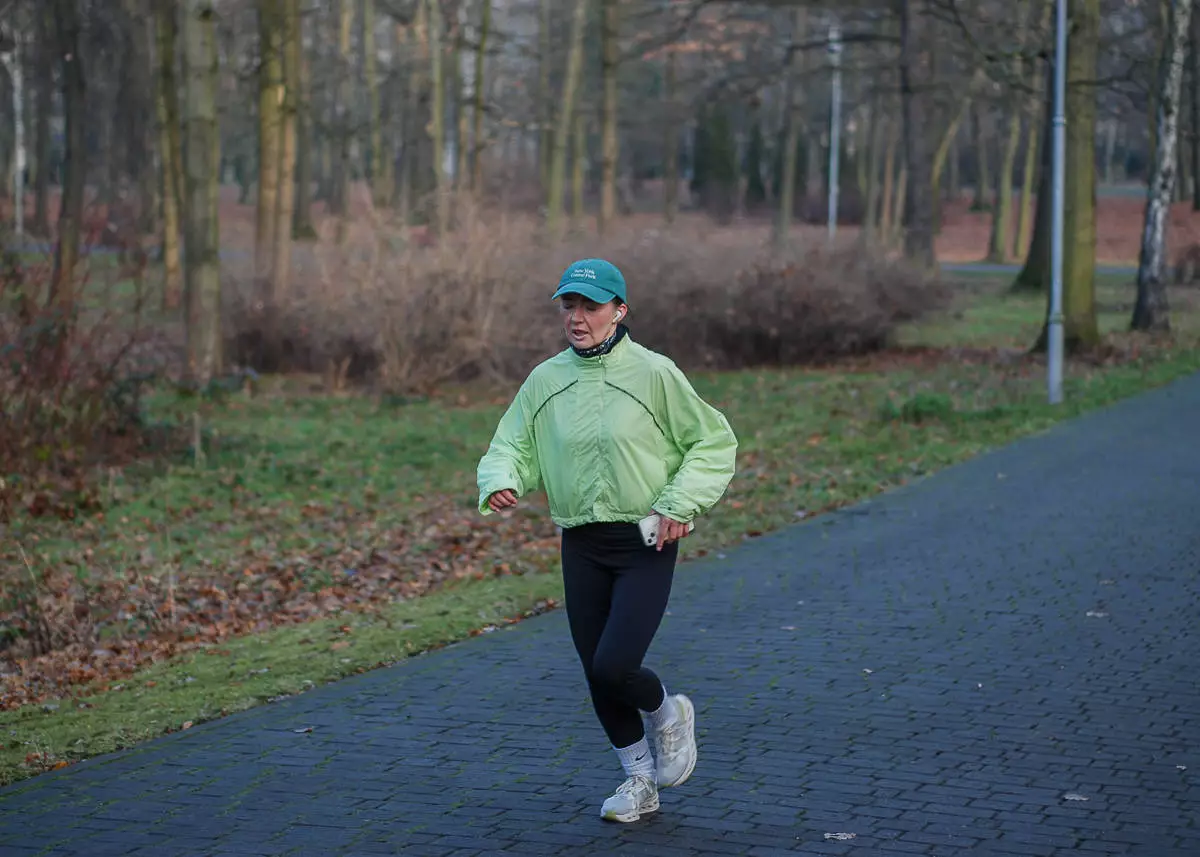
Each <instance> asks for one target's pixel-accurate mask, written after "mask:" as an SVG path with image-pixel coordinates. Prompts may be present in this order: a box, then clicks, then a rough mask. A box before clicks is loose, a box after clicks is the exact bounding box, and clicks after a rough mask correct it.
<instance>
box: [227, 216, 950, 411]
mask: <svg viewBox="0 0 1200 857" xmlns="http://www.w3.org/2000/svg"><path fill="white" fill-rule="evenodd" d="M453 210H454V228H453V230H452V231H451V232H450V233H449V234H448V235H446V236H444V237H443V238H441V239H440V240H436V241H434V240H431V239H430V238H429V234H428V233H427V232H426V231H425V230H424V229H423V228H422V229H408V230H405V229H401V228H399V227H397V226H394V225H390V224H388V223H386V222H384V221H383V220H382V218H380V219H378V220H376V222H375V223H374V225H373V228H372V229H370V230H363V229H360V230H358V231H357V232H356V233H353V234H350V235H349V236H348V237H347V238H346V240H345V241H344V242H342V243H338V242H336V241H334V240H333V238H332V237H331V236H330V235H326V236H324V237H323V238H322V240H321V241H319V242H318V244H317V245H316V246H315V247H312V248H311V249H306V252H305V254H304V256H303V264H299V265H297V267H296V270H295V276H294V277H293V278H292V281H291V290H292V291H291V294H290V296H289V300H288V303H287V305H286V307H284V308H281V310H280V329H281V330H282V331H284V333H283V335H282V339H281V341H280V343H279V352H280V354H281V355H282V357H281V360H280V364H281V365H280V367H279V368H282V369H286V370H295V371H307V372H321V373H328V374H330V375H332V377H333V378H334V380H335V382H340V381H343V380H346V379H351V378H355V377H361V376H367V375H369V376H372V377H373V378H374V379H375V380H376V381H377V382H378V383H379V384H380V385H381V386H382V387H383V388H385V389H388V390H393V391H428V390H430V389H432V388H435V387H437V386H438V385H441V384H444V383H446V382H449V381H461V380H471V379H487V380H499V381H512V380H515V379H519V378H521V377H522V376H523V375H524V374H525V373H527V372H528V371H529V369H530V368H531V367H532V366H533V365H534V364H535V363H536V362H537V361H538V360H540V359H542V358H544V357H546V356H547V355H549V354H551V353H553V352H555V351H556V350H558V349H560V348H562V347H563V346H562V338H561V335H560V331H559V328H558V324H557V321H556V318H555V314H554V308H553V305H552V304H551V302H550V300H549V297H550V295H551V293H552V292H553V289H554V286H555V284H556V283H557V281H558V277H559V275H560V274H561V272H562V270H563V268H565V267H566V265H567V264H569V263H570V262H571V261H573V260H575V259H578V258H584V257H591V256H601V257H604V258H608V259H611V260H612V261H613V262H614V263H615V264H617V265H618V266H619V267H620V268H621V269H622V271H623V272H624V273H625V276H626V279H627V281H628V282H629V289H630V305H631V310H632V314H631V320H630V325H631V328H632V329H633V331H634V335H635V336H636V338H637V339H638V340H639V341H641V342H643V343H645V344H646V345H648V346H649V347H652V348H655V349H659V350H662V351H663V352H665V353H667V354H669V355H670V356H671V357H672V358H674V359H675V360H676V361H677V362H678V363H679V364H680V365H682V366H685V367H709V368H726V369H733V368H739V367H743V366H752V365H763V364H791V363H803V362H809V361H813V360H821V359H826V358H829V357H835V356H838V355H843V354H859V353H864V352H867V351H871V350H875V349H879V348H882V347H884V346H885V345H886V344H887V342H888V338H889V336H890V334H891V332H892V331H893V329H894V328H895V326H896V324H898V323H899V322H901V321H904V320H907V319H910V318H914V317H916V316H918V315H919V314H921V313H922V312H924V311H927V310H929V309H932V308H934V307H937V306H939V305H941V303H942V302H943V300H944V292H943V291H942V289H941V288H940V287H939V286H938V284H937V283H936V282H935V281H933V280H930V279H929V278H927V277H926V276H924V275H922V274H921V273H919V272H917V271H916V270H915V269H913V268H910V267H908V266H907V265H905V264H904V263H902V262H900V261H895V260H885V259H883V258H882V257H877V256H875V255H874V254H872V253H870V252H867V251H864V249H863V248H861V247H859V246H854V247H846V248H844V249H838V250H832V251H830V250H824V249H810V250H807V251H805V252H803V253H800V254H793V255H790V256H788V257H786V258H779V257H776V256H773V255H772V254H771V253H770V252H769V249H768V247H767V246H766V245H765V244H764V243H763V238H765V232H764V231H763V230H758V231H754V232H751V231H746V230H730V229H724V230H722V229H719V228H716V227H714V226H712V225H710V224H705V223H704V221H702V220H700V219H697V220H696V221H694V222H691V223H689V224H686V225H683V224H681V225H679V226H677V227H674V228H671V229H645V228H641V229H639V228H635V227H633V226H631V225H628V224H626V225H623V226H620V225H619V226H618V227H617V228H615V229H613V230H612V231H611V232H610V233H609V234H608V235H606V236H605V237H603V238H595V237H590V236H589V237H583V236H572V237H568V238H566V239H565V240H562V241H556V242H551V241H548V240H547V239H546V237H545V233H544V230H543V229H542V228H541V227H540V226H539V224H538V223H537V222H536V221H535V220H533V219H532V218H529V217H527V216H521V215H512V214H505V213H502V212H498V211H496V210H493V209H491V208H488V207H485V206H481V205H479V204H477V203H475V202H473V201H471V200H469V199H466V198H462V197H458V198H456V199H454V200H453ZM230 273H231V284H230V288H228V289H227V292H228V293H230V295H231V299H232V300H235V301H236V302H237V308H235V309H234V310H233V311H232V312H230V313H228V314H227V317H228V318H231V319H233V320H234V321H235V324H234V325H233V326H232V327H231V330H230V337H231V340H232V343H233V344H232V349H233V350H232V354H233V355H234V356H235V359H237V360H239V361H241V362H243V363H248V364H249V365H250V366H251V367H252V368H255V369H261V368H263V367H262V365H258V364H256V361H255V359H254V349H253V348H248V347H247V343H253V342H255V341H261V339H262V334H261V329H260V327H259V326H258V324H259V323H258V320H257V316H256V314H255V313H254V312H253V311H252V307H253V293H252V290H251V286H252V282H251V278H250V277H249V276H248V274H247V272H245V271H242V272H240V273H235V272H230ZM248 308H250V309H248Z"/></svg>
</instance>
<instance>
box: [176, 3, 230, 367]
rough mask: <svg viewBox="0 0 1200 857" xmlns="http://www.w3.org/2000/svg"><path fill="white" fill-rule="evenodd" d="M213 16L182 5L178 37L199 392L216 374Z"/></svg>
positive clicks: (189, 286)
mask: <svg viewBox="0 0 1200 857" xmlns="http://www.w3.org/2000/svg"><path fill="white" fill-rule="evenodd" d="M216 17H217V16H216V12H215V11H214V10H213V0H187V2H186V5H185V7H184V20H183V38H184V53H185V59H186V68H187V75H186V77H185V81H186V84H185V91H184V133H185V135H186V139H187V145H186V147H185V150H184V151H185V153H186V154H185V157H186V167H185V191H184V193H185V201H184V245H185V247H186V250H187V253H186V256H185V258H184V265H185V268H184V270H185V279H184V283H185V285H184V290H185V295H184V298H185V300H184V320H185V327H186V332H187V366H186V375H187V377H188V379H189V381H190V382H191V383H192V384H194V385H195V386H196V387H198V388H204V387H206V386H208V384H209V383H210V382H211V381H212V380H213V378H214V377H216V376H217V375H218V374H219V373H220V372H221V370H222V354H221V272H220V259H219V247H220V238H219V230H218V224H217V200H218V197H217V193H218V180H219V166H220V137H219V133H218V127H217V89H218V74H219V71H220V68H219V65H218V59H217V38H216Z"/></svg>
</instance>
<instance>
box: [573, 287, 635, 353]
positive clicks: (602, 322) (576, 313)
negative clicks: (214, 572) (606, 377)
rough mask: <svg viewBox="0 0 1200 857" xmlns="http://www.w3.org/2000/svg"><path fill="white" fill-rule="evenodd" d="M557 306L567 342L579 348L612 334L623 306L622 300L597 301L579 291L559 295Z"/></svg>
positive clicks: (623, 315)
mask: <svg viewBox="0 0 1200 857" xmlns="http://www.w3.org/2000/svg"><path fill="white" fill-rule="evenodd" d="M558 308H559V312H561V313H562V319H563V330H564V332H565V333H566V334H567V342H569V343H571V344H572V345H574V346H575V347H576V348H579V349H587V348H595V347H596V346H597V345H599V344H600V343H601V342H603V341H604V340H606V339H608V337H610V336H612V334H613V331H614V330H616V328H617V324H618V323H619V322H620V321H621V320H622V319H623V318H625V313H626V310H627V307H626V306H625V305H624V304H617V303H606V304H598V303H596V302H595V301H592V300H588V299H587V298H585V297H584V296H583V295H563V296H562V297H561V298H560V299H559V307H558Z"/></svg>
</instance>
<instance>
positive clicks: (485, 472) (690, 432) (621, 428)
mask: <svg viewBox="0 0 1200 857" xmlns="http://www.w3.org/2000/svg"><path fill="white" fill-rule="evenodd" d="M736 453H737V438H736V437H734V434H733V430H732V429H731V428H730V427H729V422H728V421H727V420H726V419H725V417H724V416H723V415H722V414H721V412H720V411H718V410H717V409H715V408H713V407H712V406H711V405H709V404H708V403H707V402H705V401H704V400H703V399H701V398H700V396H699V395H697V393H696V391H695V390H694V389H692V385H691V384H690V383H688V380H687V378H686V377H684V375H683V373H682V372H681V371H680V370H679V369H678V368H677V367H676V366H675V364H674V363H673V362H672V361H671V360H670V359H669V358H667V357H664V356H663V355H661V354H658V353H656V352H654V351H651V350H649V349H648V348H644V347H642V346H641V345H638V344H637V343H636V342H633V341H632V340H631V339H630V338H629V336H628V334H627V335H626V336H625V337H623V338H622V339H621V340H620V341H619V342H617V344H616V345H615V346H614V347H613V349H612V350H611V351H610V352H609V353H608V354H605V355H601V356H599V357H587V358H585V357H580V356H579V355H578V354H576V353H575V352H574V350H573V349H570V348H567V349H566V350H564V351H562V352H561V353H559V354H557V355H555V356H554V357H551V358H550V359H549V360H546V361H545V362H543V363H541V364H540V365H538V366H537V367H536V368H535V369H534V370H533V372H531V373H530V375H529V377H528V378H527V379H526V380H525V383H524V384H523V385H522V386H521V389H520V391H519V392H518V393H517V395H516V398H515V399H514V400H513V402H512V404H511V405H509V408H508V410H507V412H505V414H504V416H503V417H502V418H501V420H500V424H499V425H498V426H497V428H496V433H495V436H494V437H493V438H492V442H491V444H490V446H489V447H488V451H487V453H486V454H485V455H484V456H483V458H482V459H481V460H480V462H479V470H478V480H479V511H480V512H481V513H483V514H484V515H487V514H490V513H491V510H490V509H489V508H488V505H487V500H488V498H489V497H490V496H491V495H492V494H493V493H495V492H496V491H501V490H504V489H506V488H507V489H511V490H513V491H515V492H516V494H517V496H518V497H520V496H522V495H525V494H528V493H530V492H531V491H534V490H536V489H537V488H538V486H539V484H542V483H544V484H545V488H546V495H547V497H548V498H549V500H550V516H551V517H552V518H553V519H554V522H555V523H556V524H558V525H559V526H560V527H564V528H567V527H576V526H580V525H582V524H589V523H595V522H601V521H606V522H635V521H638V520H640V519H642V518H644V517H646V515H648V514H650V511H651V509H653V510H654V511H657V512H659V513H661V514H663V515H666V516H667V517H669V518H673V519H675V520H677V521H683V522H688V521H691V520H692V519H693V518H695V517H696V516H697V515H700V514H703V513H704V512H707V511H708V510H709V509H710V508H711V507H712V506H713V505H714V504H715V503H716V502H717V500H719V499H720V498H721V495H722V494H723V493H725V489H726V488H727V487H728V486H729V481H730V480H731V479H732V478H733V472H734V464H735V457H736Z"/></svg>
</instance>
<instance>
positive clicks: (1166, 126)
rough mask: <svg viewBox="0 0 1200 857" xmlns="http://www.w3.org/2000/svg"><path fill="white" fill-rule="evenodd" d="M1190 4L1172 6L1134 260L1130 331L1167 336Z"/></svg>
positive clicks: (1181, 0) (1179, 0) (1177, 0)
mask: <svg viewBox="0 0 1200 857" xmlns="http://www.w3.org/2000/svg"><path fill="white" fill-rule="evenodd" d="M1191 16H1192V0H1170V18H1169V24H1168V36H1167V38H1168V47H1167V50H1165V51H1164V52H1163V57H1162V63H1161V69H1160V71H1159V84H1158V99H1157V101H1158V104H1157V109H1156V117H1155V125H1156V127H1157V134H1156V135H1155V136H1156V138H1157V144H1158V145H1157V151H1156V152H1155V156H1154V164H1153V167H1152V169H1151V173H1150V186H1149V188H1148V189H1147V196H1146V218H1145V225H1144V227H1143V229H1142V247H1141V253H1140V256H1139V259H1138V275H1137V302H1136V304H1135V305H1134V308H1133V319H1132V321H1131V326H1132V327H1133V329H1134V330H1169V329H1170V326H1171V323H1170V315H1169V308H1168V304H1167V289H1166V269H1167V259H1166V255H1167V254H1166V248H1167V224H1168V222H1169V220H1170V217H1169V215H1170V212H1171V200H1172V199H1173V198H1174V191H1175V181H1176V178H1175V176H1176V163H1177V159H1176V152H1175V147H1176V140H1177V139H1178V135H1179V106H1180V104H1179V90H1180V88H1181V85H1182V82H1183V64H1184V59H1185V54H1186V52H1187V39H1188V28H1189V26H1190V20H1191Z"/></svg>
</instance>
